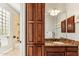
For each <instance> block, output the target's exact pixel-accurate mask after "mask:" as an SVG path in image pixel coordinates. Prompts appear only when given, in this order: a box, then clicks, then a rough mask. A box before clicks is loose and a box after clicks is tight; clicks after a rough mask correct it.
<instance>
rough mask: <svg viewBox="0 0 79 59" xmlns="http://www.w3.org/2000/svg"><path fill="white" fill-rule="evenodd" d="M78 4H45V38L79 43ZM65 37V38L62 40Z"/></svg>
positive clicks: (70, 43) (73, 43)
mask: <svg viewBox="0 0 79 59" xmlns="http://www.w3.org/2000/svg"><path fill="white" fill-rule="evenodd" d="M78 6H79V4H77V3H76V4H74V3H65V4H64V3H51V4H46V5H45V39H52V40H53V41H54V40H55V41H56V40H57V41H63V42H65V43H67V44H69V45H79V42H78V41H79V8H78ZM64 39H65V40H64Z"/></svg>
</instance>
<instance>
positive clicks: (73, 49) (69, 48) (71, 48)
mask: <svg viewBox="0 0 79 59" xmlns="http://www.w3.org/2000/svg"><path fill="white" fill-rule="evenodd" d="M67 51H72V52H73V51H74V52H77V51H78V47H67Z"/></svg>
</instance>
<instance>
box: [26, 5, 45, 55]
mask: <svg viewBox="0 0 79 59" xmlns="http://www.w3.org/2000/svg"><path fill="white" fill-rule="evenodd" d="M44 14H45V4H43V3H27V4H26V23H27V24H26V29H27V31H26V33H27V34H26V35H27V37H26V38H27V39H26V47H27V48H26V53H27V55H28V56H34V55H36V56H42V55H44V17H45V15H44Z"/></svg>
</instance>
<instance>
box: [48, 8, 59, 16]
mask: <svg viewBox="0 0 79 59" xmlns="http://www.w3.org/2000/svg"><path fill="white" fill-rule="evenodd" d="M48 12H49V14H50V15H51V16H56V15H58V14H59V13H60V12H61V11H60V10H58V9H52V10H49V11H48Z"/></svg>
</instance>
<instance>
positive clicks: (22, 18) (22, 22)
mask: <svg viewBox="0 0 79 59" xmlns="http://www.w3.org/2000/svg"><path fill="white" fill-rule="evenodd" d="M20 10H21V11H20V41H21V43H20V55H21V56H25V43H26V42H25V39H26V38H25V12H26V11H25V3H20Z"/></svg>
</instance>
